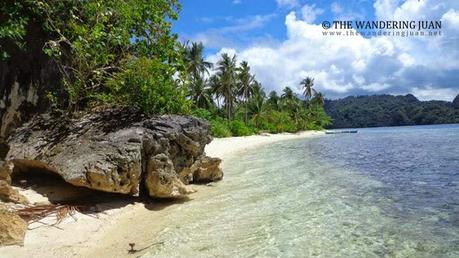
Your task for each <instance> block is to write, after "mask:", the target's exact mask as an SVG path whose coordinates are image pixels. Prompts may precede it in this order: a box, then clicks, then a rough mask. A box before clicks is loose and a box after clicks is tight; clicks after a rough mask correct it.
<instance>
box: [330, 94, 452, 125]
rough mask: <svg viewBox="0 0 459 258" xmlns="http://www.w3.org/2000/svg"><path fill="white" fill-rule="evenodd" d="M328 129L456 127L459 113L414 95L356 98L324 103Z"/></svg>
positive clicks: (444, 102) (450, 104)
mask: <svg viewBox="0 0 459 258" xmlns="http://www.w3.org/2000/svg"><path fill="white" fill-rule="evenodd" d="M325 110H326V111H327V113H328V114H329V115H330V116H331V117H332V118H333V124H332V125H331V126H330V127H331V128H352V127H354V128H360V127H377V126H401V125H425V124H445V123H459V109H455V108H454V106H453V103H451V102H446V101H419V100H418V99H416V97H414V96H413V95H411V94H409V95H406V96H391V95H375V96H359V97H347V98H344V99H340V100H327V101H326V103H325Z"/></svg>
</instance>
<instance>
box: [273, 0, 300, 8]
mask: <svg viewBox="0 0 459 258" xmlns="http://www.w3.org/2000/svg"><path fill="white" fill-rule="evenodd" d="M276 2H277V4H278V5H279V6H285V7H290V8H293V7H297V6H299V5H300V2H299V1H298V0H276Z"/></svg>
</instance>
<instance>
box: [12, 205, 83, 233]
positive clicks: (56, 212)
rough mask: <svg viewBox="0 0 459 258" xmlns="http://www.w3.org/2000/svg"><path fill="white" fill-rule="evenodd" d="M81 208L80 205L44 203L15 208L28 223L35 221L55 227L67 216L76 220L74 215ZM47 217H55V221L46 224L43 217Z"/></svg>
mask: <svg viewBox="0 0 459 258" xmlns="http://www.w3.org/2000/svg"><path fill="white" fill-rule="evenodd" d="M81 208H82V207H81V206H72V205H59V204H45V205H36V206H25V207H21V208H18V209H16V213H17V214H18V215H19V217H21V218H22V219H23V220H25V221H26V222H27V223H29V224H31V223H34V222H37V223H40V224H44V225H47V226H54V227H56V225H58V224H59V223H61V222H62V221H63V220H64V219H65V218H67V217H69V216H70V217H72V218H73V219H74V220H75V221H76V218H75V217H74V215H75V214H76V213H77V212H79V211H80V209H81ZM49 217H54V218H55V222H54V223H53V224H48V223H46V222H44V221H43V220H44V219H45V218H49ZM57 228H59V227H57Z"/></svg>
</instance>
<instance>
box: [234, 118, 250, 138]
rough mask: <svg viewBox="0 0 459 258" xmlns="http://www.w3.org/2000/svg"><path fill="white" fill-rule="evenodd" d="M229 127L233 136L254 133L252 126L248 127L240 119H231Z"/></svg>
mask: <svg viewBox="0 0 459 258" xmlns="http://www.w3.org/2000/svg"><path fill="white" fill-rule="evenodd" d="M230 128H231V133H232V135H233V136H247V135H252V134H254V133H255V130H254V129H253V128H249V127H248V126H246V125H245V123H244V122H243V121H241V120H233V121H231V124H230Z"/></svg>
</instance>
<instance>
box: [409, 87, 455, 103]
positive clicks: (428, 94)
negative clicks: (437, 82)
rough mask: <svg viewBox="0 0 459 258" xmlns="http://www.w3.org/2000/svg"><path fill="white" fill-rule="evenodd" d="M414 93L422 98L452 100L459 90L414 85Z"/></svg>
mask: <svg viewBox="0 0 459 258" xmlns="http://www.w3.org/2000/svg"><path fill="white" fill-rule="evenodd" d="M412 94H413V95H415V96H416V97H417V98H418V99H420V100H431V99H435V100H446V101H452V100H453V99H454V97H455V96H456V95H457V94H458V90H457V89H451V88H436V87H432V86H427V87H425V88H417V87H414V88H413V89H412Z"/></svg>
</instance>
